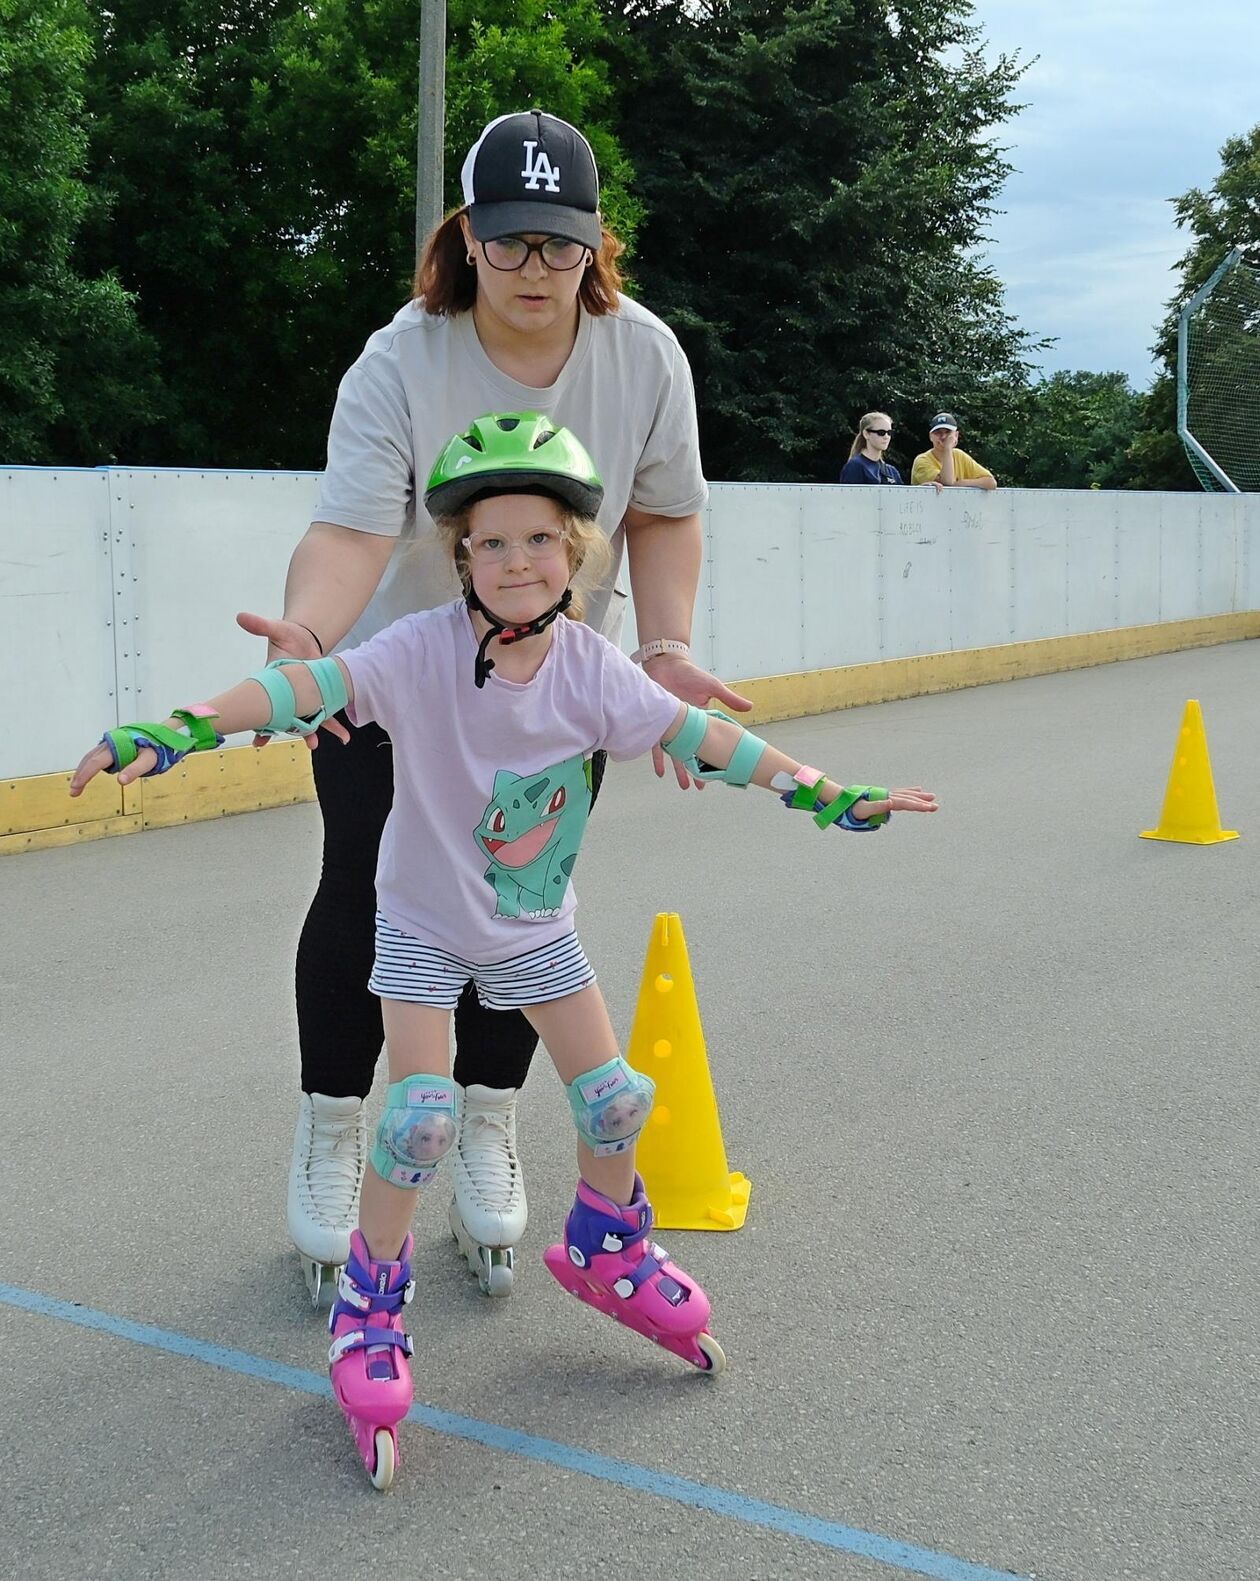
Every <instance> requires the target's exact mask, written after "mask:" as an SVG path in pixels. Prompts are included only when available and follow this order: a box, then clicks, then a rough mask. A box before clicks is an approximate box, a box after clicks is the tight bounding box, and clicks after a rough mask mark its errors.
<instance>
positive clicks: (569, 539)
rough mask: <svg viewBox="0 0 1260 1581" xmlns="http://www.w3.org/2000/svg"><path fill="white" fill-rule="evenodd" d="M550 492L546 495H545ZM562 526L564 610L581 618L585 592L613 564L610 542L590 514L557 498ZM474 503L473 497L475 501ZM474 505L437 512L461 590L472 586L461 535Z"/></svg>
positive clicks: (440, 534)
mask: <svg viewBox="0 0 1260 1581" xmlns="http://www.w3.org/2000/svg"><path fill="white" fill-rule="evenodd" d="M552 497H553V496H551V495H549V496H548V498H552ZM556 504H557V505H559V507H560V518H561V522H562V524H563V529H564V539H565V552H566V553H567V555H568V557H569V580H570V583H571V588H572V593H573V598H572V601H571V602H570V604H569V607H568V609H566V610H565V614H566V615H568V617H569V619H570V620H581V618H582V616H583V615H584V614H585V613H586V601H585V599H586V595H587V594H588V593H590V592H592V591H593V590H594V589H595V588H597V587H598V586H599V585H600V583H601V582H602V581H603V580H604V578H605V577H606V576H607V575H608V571H609V569H610V567H611V566H612V545H611V544H610V543H609V542H608V539H607V538H606V537H605V535H604V529H603V528H602V527H601V526H600V525H599V523H598V522H597V521H595V520H594V519H593V518H591V517H586V516H579V515H578V513H577V512H576V511H575V510H572V509H571V508H570V507H569V506H567V505H564V504H562V503H561V501H559V500H556ZM474 505H475V501H474ZM474 505H465V507H464V508H463V510H462V511H457V512H456V513H455V515H454V516H439V517H438V519H437V523H436V525H437V535H438V540H439V542H440V543H441V544H442V545H443V546H444V547H445V548H446V550H447V552H448V553H449V554H450V556H451V558H452V559H453V560H454V562H455V569H456V571H457V572H458V573H459V580H460V585H461V586H462V587H463V589H464V592H465V593H467V592H468V589H469V588H470V587H471V586H472V570H471V567H470V566H469V563H468V551H467V549H465V548H464V539H465V538H467V536H468V529H469V522H470V519H471V517H472V513H473V509H474Z"/></svg>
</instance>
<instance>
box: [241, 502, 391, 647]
mask: <svg viewBox="0 0 1260 1581" xmlns="http://www.w3.org/2000/svg"><path fill="white" fill-rule="evenodd" d="M397 542H398V539H397V538H389V537H386V536H384V535H383V534H381V533H371V532H360V531H359V530H358V529H357V528H354V527H338V526H335V525H334V524H333V523H332V522H312V523H311V525H310V526H309V527H308V528H307V530H306V534H305V536H304V537H303V539H302V541H301V542H300V543H299V544H298V546H297V548H296V549H295V550H294V551H293V558H292V559H291V560H290V561H289V574H288V576H287V577H286V579H285V584H284V620H285V621H286V622H293V623H295V624H297V625H300V626H302V627H303V628H305V630H307V631H308V632H310V633H312V634H313V635H314V636H315V638H316V639H317V641H318V642H319V645H320V647H321V648H322V649H323V651H324V652H325V653H331V652H332V650H333V649H334V648H335V647H336V646H337V644H338V643H339V642H340V641H341V639H342V638H343V637H344V636H345V634H346V632H348V631H349V630H350V628H351V626H353V625H354V623H355V621H356V620H358V618H359V616H360V615H361V614H362V613H363V611H364V610H365V609H366V608H367V606H368V601H369V600H370V599H371V597H372V594H373V593H375V592H376V589H377V587H378V586H379V585H380V580H381V577H382V576H384V574H385V567H386V566H387V565H388V564H389V558H390V556H391V555H392V554H393V552H394V546H395V544H397ZM272 624H273V625H276V624H279V622H272ZM259 635H262V633H259ZM286 654H287V650H286ZM279 656H280V655H278V654H275V653H269V654H268V655H267V657H268V658H269V659H271V658H276V657H279Z"/></svg>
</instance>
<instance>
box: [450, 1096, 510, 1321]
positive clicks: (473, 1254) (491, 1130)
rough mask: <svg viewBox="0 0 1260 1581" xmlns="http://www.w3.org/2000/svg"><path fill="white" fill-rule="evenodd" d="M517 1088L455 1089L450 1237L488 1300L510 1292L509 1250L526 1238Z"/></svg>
mask: <svg viewBox="0 0 1260 1581" xmlns="http://www.w3.org/2000/svg"><path fill="white" fill-rule="evenodd" d="M516 1093H517V1089H516V1088H515V1087H482V1086H479V1085H478V1084H477V1083H472V1084H471V1085H470V1086H468V1087H467V1088H465V1087H458V1086H457V1087H456V1088H455V1104H456V1109H457V1111H458V1115H459V1122H460V1125H459V1146H458V1148H457V1150H456V1152H455V1197H454V1200H453V1201H452V1203H451V1211H450V1221H451V1233H452V1234H453V1235H454V1237H455V1239H456V1240H457V1241H458V1242H459V1249H460V1251H461V1252H463V1254H464V1256H465V1258H466V1259H467V1260H468V1266H469V1268H470V1269H471V1271H472V1272H473V1273H475V1274H476V1276H477V1283H478V1284H479V1285H480V1286H481V1288H482V1290H483V1292H484V1293H485V1294H486V1295H488V1296H506V1295H510V1294H511V1291H512V1264H513V1261H514V1259H513V1249H514V1248H515V1246H516V1244H517V1242H518V1241H519V1240H520V1239H521V1236H522V1235H524V1233H525V1221H526V1216H527V1208H526V1203H525V1181H524V1179H523V1177H522V1175H521V1166H520V1161H519V1160H518V1159H517V1156H516Z"/></svg>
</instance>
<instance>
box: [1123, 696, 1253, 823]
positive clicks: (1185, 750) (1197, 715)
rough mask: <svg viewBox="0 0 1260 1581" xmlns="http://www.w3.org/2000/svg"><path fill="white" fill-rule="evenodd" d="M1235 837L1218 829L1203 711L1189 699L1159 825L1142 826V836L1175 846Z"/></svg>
mask: <svg viewBox="0 0 1260 1581" xmlns="http://www.w3.org/2000/svg"><path fill="white" fill-rule="evenodd" d="M1237 838H1238V830H1237V829H1222V828H1221V815H1220V812H1219V811H1218V810H1217V805H1216V786H1215V783H1214V782H1213V779H1212V762H1211V759H1210V758H1209V757H1208V748H1207V732H1206V731H1205V730H1204V728H1203V710H1202V709H1201V708H1200V707H1199V705H1198V703H1197V702H1196V701H1195V699H1193V698H1191V700H1190V701H1189V702H1188V703H1187V704H1186V711H1185V713H1184V714H1183V715H1182V719H1181V733H1180V734H1179V735H1178V737H1177V745H1176V747H1175V748H1174V750H1173V760H1172V768H1171V769H1170V770H1169V774H1168V789H1167V791H1166V792H1165V795H1164V806H1163V811H1162V812H1161V813H1160V815H1159V826H1158V827H1157V828H1155V829H1143V830H1142V839H1143V840H1169V841H1172V842H1173V843H1174V844H1176V845H1219V844H1220V843H1221V842H1222V841H1223V840H1237Z"/></svg>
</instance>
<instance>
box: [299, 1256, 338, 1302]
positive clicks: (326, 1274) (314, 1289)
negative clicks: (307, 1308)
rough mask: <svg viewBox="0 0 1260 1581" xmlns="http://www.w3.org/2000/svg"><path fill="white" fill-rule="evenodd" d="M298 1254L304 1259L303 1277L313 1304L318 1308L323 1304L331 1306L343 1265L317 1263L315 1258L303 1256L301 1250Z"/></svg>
mask: <svg viewBox="0 0 1260 1581" xmlns="http://www.w3.org/2000/svg"><path fill="white" fill-rule="evenodd" d="M298 1256H299V1257H300V1258H301V1261H302V1278H303V1279H304V1280H305V1281H306V1289H307V1293H308V1294H309V1295H310V1298H311V1305H312V1306H313V1307H315V1308H316V1309H317V1310H318V1308H320V1307H321V1306H322V1307H325V1308H328V1307H331V1306H332V1304H333V1301H334V1300H335V1299H336V1296H337V1281H338V1279H340V1278H341V1269H342V1265H341V1264H340V1263H317V1262H316V1261H315V1260H314V1259H313V1258H311V1257H305V1256H303V1255H302V1253H301V1252H299V1253H298Z"/></svg>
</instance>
